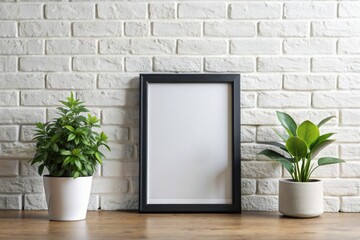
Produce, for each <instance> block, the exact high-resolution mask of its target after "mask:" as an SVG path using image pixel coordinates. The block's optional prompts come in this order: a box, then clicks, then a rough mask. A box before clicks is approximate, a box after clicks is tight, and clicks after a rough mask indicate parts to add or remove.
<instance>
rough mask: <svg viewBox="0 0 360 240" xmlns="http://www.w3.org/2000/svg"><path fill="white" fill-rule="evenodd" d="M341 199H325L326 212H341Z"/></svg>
mask: <svg viewBox="0 0 360 240" xmlns="http://www.w3.org/2000/svg"><path fill="white" fill-rule="evenodd" d="M339 210H340V199H339V198H338V197H324V212H339Z"/></svg>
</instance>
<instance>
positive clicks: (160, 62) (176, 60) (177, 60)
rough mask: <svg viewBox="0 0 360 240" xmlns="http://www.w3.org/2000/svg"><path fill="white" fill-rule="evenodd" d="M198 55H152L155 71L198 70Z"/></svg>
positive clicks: (199, 67) (199, 68)
mask: <svg viewBox="0 0 360 240" xmlns="http://www.w3.org/2000/svg"><path fill="white" fill-rule="evenodd" d="M201 65H202V61H201V58H200V57H154V71H156V72H172V71H175V72H200V71H201Z"/></svg>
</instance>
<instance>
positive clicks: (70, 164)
mask: <svg viewBox="0 0 360 240" xmlns="http://www.w3.org/2000/svg"><path fill="white" fill-rule="evenodd" d="M60 102H61V103H62V104H63V105H64V106H63V107H59V108H58V110H59V112H58V113H59V115H60V117H59V118H57V119H54V120H52V121H50V122H46V123H40V122H39V123H36V134H35V137H34V140H35V141H36V154H35V156H34V158H33V159H32V160H30V161H31V164H32V165H33V164H35V163H39V164H40V165H39V167H38V172H39V174H40V175H42V173H43V170H44V168H47V169H48V171H49V174H50V176H53V177H73V178H77V177H82V176H92V175H93V173H94V172H95V169H96V165H97V164H102V161H103V159H104V154H103V153H102V152H101V151H100V149H99V148H100V147H101V146H104V147H105V148H107V149H108V150H109V151H110V148H109V146H108V145H107V139H108V137H107V136H106V135H105V133H104V132H101V133H97V132H95V131H93V128H94V127H100V125H98V123H99V119H97V117H96V116H91V115H90V114H88V115H87V117H84V116H83V115H81V113H86V112H89V110H88V109H86V108H85V106H84V105H83V102H81V101H80V100H79V99H76V98H74V94H73V93H72V92H71V95H70V97H68V98H67V101H60Z"/></svg>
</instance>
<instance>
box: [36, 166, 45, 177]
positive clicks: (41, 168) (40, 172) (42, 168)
mask: <svg viewBox="0 0 360 240" xmlns="http://www.w3.org/2000/svg"><path fill="white" fill-rule="evenodd" d="M44 167H45V165H44V164H41V165H40V166H39V168H38V173H39V175H40V176H41V175H42V174H43V171H44Z"/></svg>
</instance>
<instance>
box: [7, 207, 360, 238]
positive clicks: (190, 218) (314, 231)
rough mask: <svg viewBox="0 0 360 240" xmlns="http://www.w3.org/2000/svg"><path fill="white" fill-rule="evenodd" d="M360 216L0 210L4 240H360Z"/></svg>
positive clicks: (343, 214) (333, 214)
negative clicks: (60, 217)
mask: <svg viewBox="0 0 360 240" xmlns="http://www.w3.org/2000/svg"><path fill="white" fill-rule="evenodd" d="M359 225H360V214H359V213H352V214H350V213H325V214H323V215H322V216H321V217H319V218H311V219H295V218H286V217H282V216H281V215H280V214H278V213H274V212H272V213H269V212H265V213H264V212H244V213H243V214H139V213H137V212H123V211H98V212H88V217H87V220H85V221H77V222H56V221H49V220H48V219H47V212H44V211H0V239H78V240H85V239H138V238H148V239H208V238H212V239H256V240H257V239H336V240H338V239H360V228H359Z"/></svg>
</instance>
